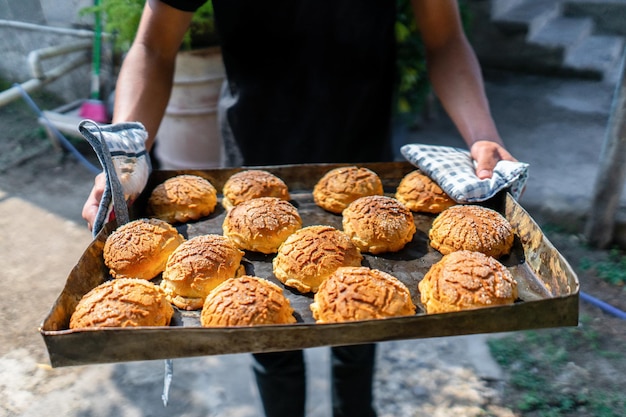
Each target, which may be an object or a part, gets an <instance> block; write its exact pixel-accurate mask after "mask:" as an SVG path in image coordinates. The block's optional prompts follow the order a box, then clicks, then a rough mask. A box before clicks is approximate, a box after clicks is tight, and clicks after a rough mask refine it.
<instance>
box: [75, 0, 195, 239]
mask: <svg viewBox="0 0 626 417" xmlns="http://www.w3.org/2000/svg"><path fill="white" fill-rule="evenodd" d="M192 16H193V13H190V12H182V11H180V10H177V9H175V8H173V7H170V6H168V5H167V4H165V3H162V2H160V1H159V0H148V1H147V2H146V5H145V6H144V10H143V14H142V17H141V22H140V24H139V28H138V30H137V35H136V37H135V40H134V41H133V44H132V46H131V47H130V50H129V51H128V54H127V55H126V57H125V58H124V62H123V64H122V68H121V70H120V74H119V77H118V80H117V83H116V86H115V107H114V109H113V123H118V122H137V121H138V122H141V123H142V124H143V125H144V126H145V128H146V130H147V131H148V140H147V142H146V148H147V149H150V148H151V147H152V144H153V143H154V138H155V135H156V133H157V130H158V129H159V125H160V124H161V120H162V119H163V114H164V113H165V108H166V107H167V102H168V100H169V97H170V92H171V88H172V79H173V76H174V65H175V62H176V54H177V53H178V51H179V49H180V45H181V43H182V40H183V37H184V35H185V32H186V31H187V28H188V27H189V24H190V22H191V18H192ZM104 187H105V177H104V174H99V175H98V176H96V179H95V182H94V186H93V188H92V190H91V192H90V194H89V197H88V198H87V201H86V202H85V204H84V206H83V211H82V216H83V218H84V219H85V220H86V221H87V226H88V227H89V229H91V228H92V225H93V221H94V219H95V218H96V215H97V213H98V207H99V206H100V200H101V199H102V194H103V192H104Z"/></svg>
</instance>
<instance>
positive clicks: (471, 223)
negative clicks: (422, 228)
mask: <svg viewBox="0 0 626 417" xmlns="http://www.w3.org/2000/svg"><path fill="white" fill-rule="evenodd" d="M428 237H429V239H430V245H431V246H432V247H433V248H435V249H436V250H438V251H439V252H441V253H442V254H444V255H447V254H448V253H451V252H454V251H457V250H462V249H465V250H471V251H476V252H482V253H484V254H485V255H489V256H493V257H494V258H499V257H500V256H502V255H506V254H508V253H509V252H510V251H511V247H512V246H513V238H514V235H513V229H512V227H511V224H510V223H509V222H508V221H507V220H506V219H505V218H504V217H503V216H502V215H501V214H500V213H498V212H497V211H495V210H492V209H489V208H486V207H482V206H477V205H457V206H452V207H450V208H448V209H446V210H444V211H443V212H441V214H439V215H438V216H437V217H436V218H435V220H434V221H433V224H432V226H431V228H430V231H429V232H428Z"/></svg>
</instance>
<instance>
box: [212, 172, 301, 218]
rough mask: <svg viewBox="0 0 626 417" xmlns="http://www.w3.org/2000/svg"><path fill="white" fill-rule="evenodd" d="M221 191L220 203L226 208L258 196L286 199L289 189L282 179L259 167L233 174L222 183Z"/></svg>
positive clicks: (287, 198)
mask: <svg viewBox="0 0 626 417" xmlns="http://www.w3.org/2000/svg"><path fill="white" fill-rule="evenodd" d="M222 193H223V194H224V198H223V199H222V205H223V206H224V208H226V209H230V208H232V207H234V206H236V205H237V204H240V203H242V202H244V201H248V200H251V199H253V198H258V197H277V198H280V199H281V200H287V201H288V200H289V199H290V195H289V190H288V188H287V185H286V184H285V183H284V182H283V180H282V179H280V178H278V177H277V176H276V175H274V174H272V173H270V172H268V171H264V170H260V169H249V170H245V171H240V172H238V173H236V174H233V175H232V176H231V177H230V178H228V180H227V181H226V183H224V187H223V188H222Z"/></svg>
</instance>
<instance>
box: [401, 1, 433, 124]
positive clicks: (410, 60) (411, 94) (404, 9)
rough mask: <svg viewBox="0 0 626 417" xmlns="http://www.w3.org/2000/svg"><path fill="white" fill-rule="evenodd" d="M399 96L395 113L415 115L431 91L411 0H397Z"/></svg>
mask: <svg viewBox="0 0 626 417" xmlns="http://www.w3.org/2000/svg"><path fill="white" fill-rule="evenodd" d="M395 32H396V45H397V46H396V48H397V49H396V54H397V57H396V72H397V93H396V94H397V97H396V109H395V113H396V114H397V115H398V116H399V117H401V118H412V117H415V115H416V114H417V113H419V112H420V111H421V110H422V108H423V106H424V103H425V102H426V97H427V96H428V93H429V92H430V82H429V81H428V77H427V74H426V72H427V70H426V55H425V52H424V46H423V44H422V39H421V36H420V34H419V30H418V28H417V23H416V22H415V16H414V14H413V9H412V8H411V1H410V0H398V1H397V14H396V24H395Z"/></svg>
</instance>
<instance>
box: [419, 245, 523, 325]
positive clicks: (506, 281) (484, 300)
mask: <svg viewBox="0 0 626 417" xmlns="http://www.w3.org/2000/svg"><path fill="white" fill-rule="evenodd" d="M418 289H419V291H420V299H421V301H422V304H423V305H424V308H425V309H426V312H427V313H445V312H451V311H460V310H467V309H473V308H481V307H492V306H499V305H505V304H513V303H514V302H515V300H516V299H517V282H516V281H515V279H514V278H513V276H512V275H511V273H510V272H509V270H508V269H506V268H505V267H504V265H502V264H501V263H500V262H498V261H497V260H495V259H494V258H492V257H491V256H487V255H485V254H482V253H480V252H472V251H467V250H461V251H456V252H452V253H450V254H448V255H445V256H444V257H443V258H442V259H441V260H440V261H439V262H437V263H435V264H434V265H433V266H432V267H431V268H430V270H429V271H428V272H427V273H426V275H424V278H423V279H422V280H421V281H420V283H419V284H418Z"/></svg>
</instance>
